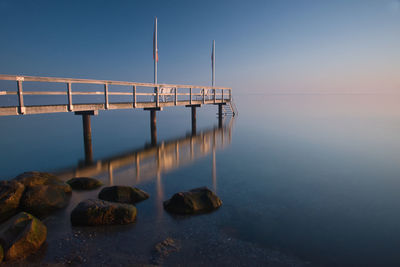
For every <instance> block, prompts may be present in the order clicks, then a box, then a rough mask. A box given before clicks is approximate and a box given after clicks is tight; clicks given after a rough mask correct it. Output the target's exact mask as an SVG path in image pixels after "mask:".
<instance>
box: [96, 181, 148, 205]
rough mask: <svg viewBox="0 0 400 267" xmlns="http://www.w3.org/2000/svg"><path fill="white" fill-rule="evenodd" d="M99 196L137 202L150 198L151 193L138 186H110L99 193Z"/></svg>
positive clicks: (123, 201)
mask: <svg viewBox="0 0 400 267" xmlns="http://www.w3.org/2000/svg"><path fill="white" fill-rule="evenodd" d="M99 198H100V199H102V200H107V201H111V202H119V203H127V204H135V203H137V202H139V201H142V200H145V199H148V198H149V194H147V193H146V192H144V191H142V190H140V189H139V188H136V187H130V186H120V185H118V186H110V187H105V188H103V189H102V190H101V192H100V193H99Z"/></svg>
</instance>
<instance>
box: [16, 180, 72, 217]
mask: <svg viewBox="0 0 400 267" xmlns="http://www.w3.org/2000/svg"><path fill="white" fill-rule="evenodd" d="M14 181H17V182H19V183H21V184H23V185H24V186H25V191H24V193H23V195H22V197H21V200H20V203H19V207H20V209H21V210H23V211H27V212H29V213H32V214H33V215H35V216H39V217H42V216H45V215H48V214H50V213H51V212H53V211H55V210H57V209H60V208H64V207H66V206H67V205H68V202H69V199H70V194H71V192H72V190H71V187H70V186H69V185H68V184H66V183H64V182H63V181H62V180H61V179H59V178H58V177H57V176H55V175H53V174H50V173H46V172H25V173H23V174H20V175H18V176H17V177H15V178H14Z"/></svg>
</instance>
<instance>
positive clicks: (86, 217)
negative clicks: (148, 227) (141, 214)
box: [71, 199, 137, 226]
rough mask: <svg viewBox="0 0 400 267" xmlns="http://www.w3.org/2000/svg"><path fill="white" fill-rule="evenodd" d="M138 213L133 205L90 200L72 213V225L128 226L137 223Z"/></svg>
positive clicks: (78, 206) (79, 205) (82, 203)
mask: <svg viewBox="0 0 400 267" xmlns="http://www.w3.org/2000/svg"><path fill="white" fill-rule="evenodd" d="M136 213H137V211H136V207H135V206H133V205H129V204H121V203H112V202H108V201H103V200H99V199H88V200H85V201H82V202H81V203H79V204H78V205H77V206H76V207H75V208H74V210H73V211H72V212H71V223H72V225H74V226H78V225H81V226H93V225H110V224H128V223H132V222H134V221H135V219H136Z"/></svg>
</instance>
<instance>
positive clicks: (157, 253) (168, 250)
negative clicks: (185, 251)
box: [152, 237, 181, 265]
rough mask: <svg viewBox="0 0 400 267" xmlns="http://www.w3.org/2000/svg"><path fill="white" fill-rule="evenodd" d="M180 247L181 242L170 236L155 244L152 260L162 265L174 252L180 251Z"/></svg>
mask: <svg viewBox="0 0 400 267" xmlns="http://www.w3.org/2000/svg"><path fill="white" fill-rule="evenodd" d="M180 248H181V245H180V242H178V241H177V240H174V239H172V238H170V237H168V238H166V239H165V240H163V241H161V242H159V243H157V244H156V245H155V246H154V250H153V253H152V254H153V257H152V262H153V263H154V264H157V265H162V263H163V261H164V260H165V258H167V257H168V256H170V255H171V254H172V253H174V252H178V251H179V250H180Z"/></svg>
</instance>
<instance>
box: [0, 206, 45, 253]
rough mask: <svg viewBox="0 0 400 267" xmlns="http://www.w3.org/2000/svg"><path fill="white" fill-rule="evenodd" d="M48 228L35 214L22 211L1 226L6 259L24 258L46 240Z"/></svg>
mask: <svg viewBox="0 0 400 267" xmlns="http://www.w3.org/2000/svg"><path fill="white" fill-rule="evenodd" d="M46 237H47V228H46V226H45V225H44V224H43V223H42V222H41V221H39V220H38V219H37V218H36V217H34V216H33V215H31V214H29V213H26V212H20V213H18V214H17V215H14V216H13V217H11V218H10V219H9V220H8V221H6V222H5V223H4V224H2V225H1V226H0V242H1V244H2V245H3V248H4V255H5V259H6V260H14V259H19V258H24V257H26V256H28V255H30V254H32V253H34V252H36V251H37V250H38V249H39V248H40V247H41V246H42V244H43V243H44V242H45V241H46Z"/></svg>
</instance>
